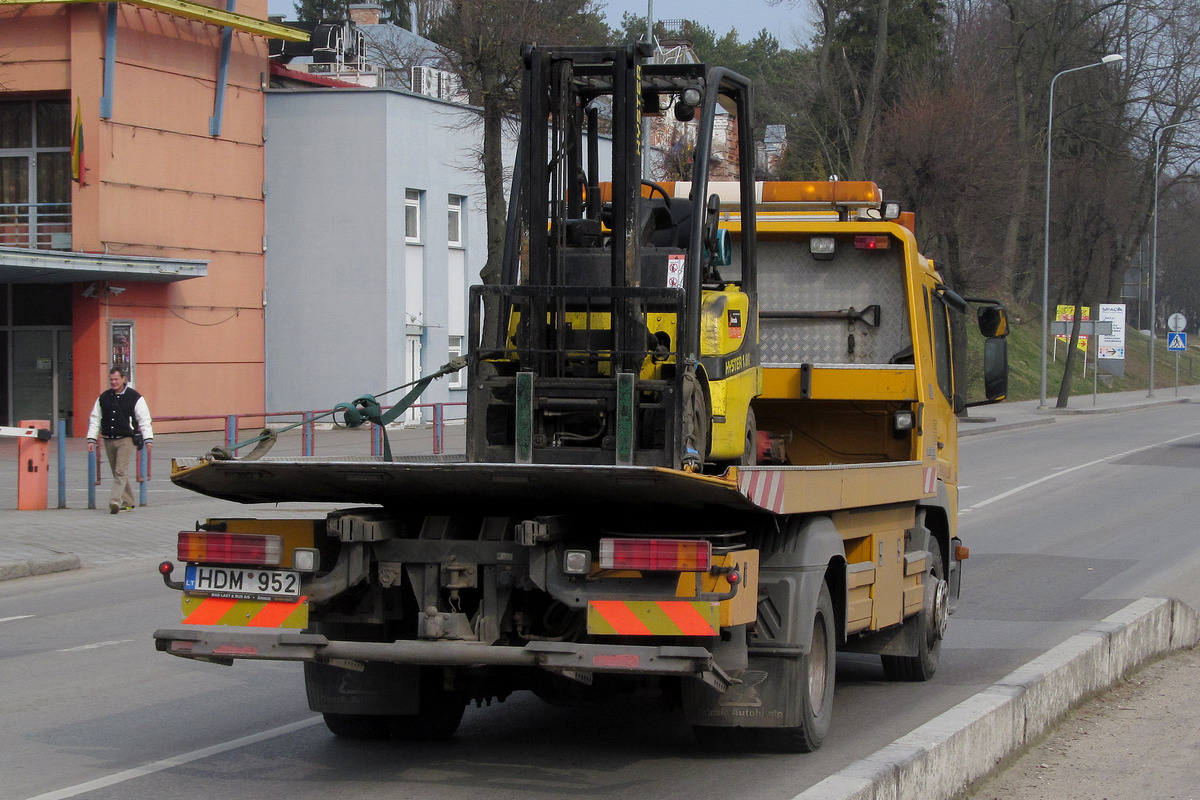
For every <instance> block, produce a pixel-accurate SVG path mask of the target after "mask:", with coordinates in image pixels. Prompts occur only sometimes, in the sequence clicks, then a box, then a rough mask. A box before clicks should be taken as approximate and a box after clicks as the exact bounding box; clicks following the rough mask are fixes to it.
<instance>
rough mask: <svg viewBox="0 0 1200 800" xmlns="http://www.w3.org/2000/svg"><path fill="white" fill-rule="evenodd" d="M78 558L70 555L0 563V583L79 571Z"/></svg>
mask: <svg viewBox="0 0 1200 800" xmlns="http://www.w3.org/2000/svg"><path fill="white" fill-rule="evenodd" d="M79 567H80V564H79V556H77V555H74V554H72V553H64V554H62V555H55V556H47V557H45V558H31V559H29V560H27V561H10V562H3V563H0V581H7V580H12V579H13V578H28V577H29V576H31V575H49V574H50V573H51V572H66V571H68V570H73V569H79Z"/></svg>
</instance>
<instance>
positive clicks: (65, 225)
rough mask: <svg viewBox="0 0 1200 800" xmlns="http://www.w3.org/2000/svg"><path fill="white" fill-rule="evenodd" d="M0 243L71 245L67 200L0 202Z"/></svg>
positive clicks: (34, 246) (45, 246) (32, 246)
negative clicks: (58, 201) (63, 201)
mask: <svg viewBox="0 0 1200 800" xmlns="http://www.w3.org/2000/svg"><path fill="white" fill-rule="evenodd" d="M0 247H27V248H30V249H33V250H70V249H71V204H70V203H0Z"/></svg>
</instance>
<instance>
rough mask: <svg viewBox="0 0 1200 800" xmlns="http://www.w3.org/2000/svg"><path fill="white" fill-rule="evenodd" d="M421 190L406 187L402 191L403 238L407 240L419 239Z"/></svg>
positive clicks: (417, 240)
mask: <svg viewBox="0 0 1200 800" xmlns="http://www.w3.org/2000/svg"><path fill="white" fill-rule="evenodd" d="M422 194H423V192H421V190H420V189H407V190H405V192H404V238H405V240H406V241H409V242H420V241H421V195H422Z"/></svg>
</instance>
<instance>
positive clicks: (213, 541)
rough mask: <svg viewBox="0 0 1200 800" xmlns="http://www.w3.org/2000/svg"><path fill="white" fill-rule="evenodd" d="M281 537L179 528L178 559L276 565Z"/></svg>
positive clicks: (279, 554) (280, 552) (279, 558)
mask: <svg viewBox="0 0 1200 800" xmlns="http://www.w3.org/2000/svg"><path fill="white" fill-rule="evenodd" d="M282 556H283V537H281V536H268V535H263V534H257V533H208V532H206V531H180V532H179V560H180V561H194V562H203V563H206V564H254V565H257V566H264V567H272V566H278V565H279V562H280V560H281V559H282Z"/></svg>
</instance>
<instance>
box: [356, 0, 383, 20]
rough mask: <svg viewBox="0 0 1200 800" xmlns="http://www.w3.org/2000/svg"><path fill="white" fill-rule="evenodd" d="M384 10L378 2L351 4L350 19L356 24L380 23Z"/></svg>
mask: <svg viewBox="0 0 1200 800" xmlns="http://www.w3.org/2000/svg"><path fill="white" fill-rule="evenodd" d="M382 11H383V7H382V6H380V5H379V4H378V3H358V4H355V5H352V6H350V21H351V22H353V23H355V24H356V25H378V24H379V15H380V13H382Z"/></svg>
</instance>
